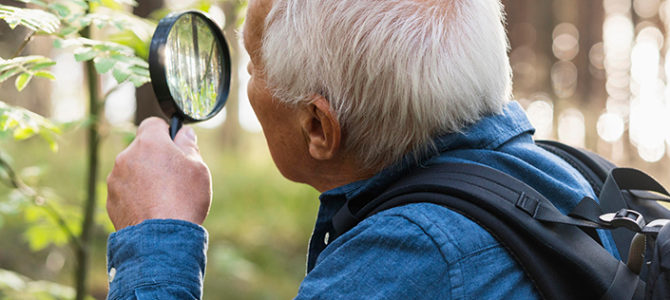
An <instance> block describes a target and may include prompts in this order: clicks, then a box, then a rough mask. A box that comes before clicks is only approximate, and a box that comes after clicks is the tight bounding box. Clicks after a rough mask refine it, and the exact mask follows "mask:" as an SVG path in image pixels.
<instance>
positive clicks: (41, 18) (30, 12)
mask: <svg viewBox="0 0 670 300" xmlns="http://www.w3.org/2000/svg"><path fill="white" fill-rule="evenodd" d="M0 19H3V20H5V22H7V24H8V25H9V27H10V28H12V29H14V28H16V26H18V25H23V26H25V27H28V28H29V29H31V30H34V31H43V32H46V33H55V32H56V30H58V28H59V27H60V19H58V17H57V16H56V15H54V14H52V13H49V12H46V11H44V10H41V9H29V8H18V7H14V6H8V5H0Z"/></svg>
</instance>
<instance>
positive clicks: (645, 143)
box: [0, 0, 670, 299]
mask: <svg viewBox="0 0 670 300" xmlns="http://www.w3.org/2000/svg"><path fill="white" fill-rule="evenodd" d="M669 1H670V0H589V1H583V0H503V3H504V4H505V6H506V10H507V23H508V24H507V26H508V33H509V36H510V42H511V50H510V51H511V52H510V59H511V63H512V66H513V69H514V95H515V98H516V99H517V100H518V101H519V102H521V104H522V105H523V106H524V107H525V108H526V110H527V112H528V113H529V116H530V118H531V121H532V122H533V124H534V125H535V126H536V128H537V132H536V138H538V139H557V140H560V141H562V142H565V143H568V144H571V145H574V146H579V147H585V148H588V149H591V150H593V151H596V152H598V153H600V154H602V155H604V156H605V157H608V158H610V159H611V160H613V161H614V162H616V163H617V164H619V165H621V166H632V167H636V168H639V169H642V170H644V171H646V172H648V173H650V174H652V175H653V176H655V177H656V178H657V179H658V180H659V181H660V182H661V183H663V184H664V185H665V186H666V187H670V171H668V170H669V169H668V167H670V51H669V50H670V47H669V45H670V43H668V42H667V41H666V39H667V38H668V37H669V35H670V31H669V29H670V2H669ZM185 9H200V10H203V11H206V12H208V13H209V14H210V15H211V16H212V17H213V18H214V19H215V20H216V21H217V22H218V23H219V24H220V26H221V27H222V28H223V30H224V32H225V35H226V37H227V39H228V40H229V43H230V47H231V52H232V57H233V60H234V68H233V72H234V74H233V92H232V93H231V97H230V99H229V101H228V104H227V105H226V112H225V114H220V116H219V117H217V118H215V119H213V120H210V121H207V122H205V123H203V124H200V125H197V126H196V130H197V131H198V135H199V142H200V147H201V149H202V154H203V157H204V158H205V160H206V162H207V163H208V164H209V166H210V168H211V171H212V175H213V179H214V201H213V205H212V211H211V214H210V217H209V218H208V219H207V221H206V222H205V227H206V228H207V229H208V230H209V234H210V245H209V257H208V266H207V274H206V278H205V299H285V298H291V297H293V296H294V295H295V293H296V292H297V289H298V286H299V283H300V281H301V280H302V278H303V276H304V270H305V267H304V265H305V255H306V246H307V241H308V239H309V236H310V233H311V229H312V226H313V222H314V219H315V215H316V211H317V207H318V200H317V197H318V193H317V192H316V191H314V190H313V189H311V188H310V187H307V186H303V185H299V184H295V183H291V182H289V181H287V180H285V179H283V178H282V177H281V175H280V174H279V172H278V171H277V170H276V169H275V167H274V165H273V163H272V161H271V158H270V155H269V153H268V150H267V147H266V145H265V141H264V139H263V137H262V133H260V127H259V125H258V124H257V121H256V120H255V117H254V115H253V112H252V111H251V108H250V106H249V103H248V101H247V99H246V89H245V86H246V81H247V80H248V75H247V73H246V71H245V68H246V63H247V61H248V57H247V55H246V54H245V53H244V51H243V48H242V47H241V45H240V44H239V41H238V37H237V31H238V30H239V28H240V26H241V25H242V23H243V21H244V15H245V10H246V1H245V0H218V1H217V0H195V1H177V0H151V1H137V2H135V1H134V0H95V1H82V0H21V1H12V0H0V18H1V19H2V20H4V21H0V58H2V60H1V61H0V182H1V183H3V184H4V185H0V299H72V298H75V295H78V296H77V298H78V299H82V298H83V296H84V295H90V297H93V298H95V299H104V297H105V296H106V293H107V274H106V270H105V245H106V239H107V236H108V234H109V233H110V232H112V231H113V227H112V226H111V224H110V222H109V220H108V219H107V216H106V213H105V209H104V207H105V205H104V202H105V199H106V186H105V182H104V179H105V177H106V176H107V174H108V173H109V171H110V170H111V167H112V164H113V161H114V157H115V156H116V155H117V154H118V153H119V152H120V151H121V150H122V149H123V148H124V147H125V146H126V145H127V144H128V142H129V141H130V140H131V139H132V138H133V134H134V133H133V132H134V129H135V126H136V124H138V123H139V122H140V121H141V120H142V119H144V118H146V117H147V116H151V115H159V116H160V115H161V113H160V110H159V108H158V106H157V104H156V100H155V98H154V96H153V90H152V88H151V86H150V84H149V83H147V82H148V80H149V79H148V74H147V70H146V68H147V66H146V63H145V61H146V59H147V55H148V44H149V41H150V38H151V35H152V33H153V29H154V28H155V26H156V24H157V21H158V20H159V19H160V18H162V17H163V16H165V15H166V14H167V13H169V12H171V11H181V10H185ZM19 90H20V92H19ZM31 112H34V113H35V114H33V113H31ZM40 116H43V117H44V118H42V117H40ZM33 136H40V137H41V138H40V137H35V138H32V137H33Z"/></svg>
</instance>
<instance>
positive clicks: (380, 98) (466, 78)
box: [261, 0, 511, 170]
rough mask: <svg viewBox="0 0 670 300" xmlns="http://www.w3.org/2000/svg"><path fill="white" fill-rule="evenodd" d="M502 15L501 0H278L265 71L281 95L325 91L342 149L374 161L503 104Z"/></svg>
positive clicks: (429, 147) (264, 51)
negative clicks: (337, 128) (341, 130)
mask: <svg viewBox="0 0 670 300" xmlns="http://www.w3.org/2000/svg"><path fill="white" fill-rule="evenodd" d="M503 23H504V14H503V12H502V4H501V3H500V1H499V0H383V1H379V0H275V1H274V6H273V8H272V10H271V11H270V13H269V14H268V16H267V18H266V20H265V31H264V35H263V40H262V46H261V55H262V59H263V63H264V65H265V68H264V70H263V71H264V72H265V76H266V80H267V83H268V86H269V87H270V88H271V89H272V91H273V93H274V96H275V97H276V98H278V99H279V100H280V101H283V102H285V103H288V104H295V105H297V104H301V103H309V101H311V100H312V99H314V98H313V96H314V95H315V94H320V95H323V96H324V97H326V98H327V99H328V100H329V101H330V105H331V109H332V111H333V112H334V113H335V115H336V116H337V118H338V121H339V122H340V124H341V126H342V128H343V132H344V139H343V147H344V148H343V149H344V150H345V151H347V152H348V153H351V154H352V155H353V156H354V157H355V158H356V159H357V160H358V162H359V163H360V164H361V165H362V167H364V168H369V169H374V170H378V169H380V168H382V167H385V166H388V165H390V164H392V163H394V162H396V161H398V160H399V159H400V158H402V157H403V156H404V155H405V154H407V153H409V152H414V153H416V154H417V155H425V154H427V153H428V152H432V151H434V148H435V147H434V144H433V142H432V140H433V139H434V138H435V137H436V136H438V135H442V134H446V133H453V132H458V131H459V130H461V129H462V128H463V127H464V126H466V125H468V124H472V123H474V122H476V121H477V120H479V119H480V118H481V117H482V116H484V115H487V114H492V113H499V112H501V111H502V109H503V106H504V105H505V103H506V102H508V101H509V99H510V94H511V68H510V65H509V59H508V57H507V51H508V47H509V46H508V41H507V36H506V34H505V29H504V24H503Z"/></svg>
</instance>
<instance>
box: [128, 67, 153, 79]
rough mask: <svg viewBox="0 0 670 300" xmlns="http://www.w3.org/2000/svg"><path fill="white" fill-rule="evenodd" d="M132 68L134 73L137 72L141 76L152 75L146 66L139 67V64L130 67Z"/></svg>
mask: <svg viewBox="0 0 670 300" xmlns="http://www.w3.org/2000/svg"><path fill="white" fill-rule="evenodd" d="M130 70H131V71H132V72H133V73H135V74H137V75H139V76H144V77H149V76H151V73H149V70H147V69H146V68H142V67H137V66H132V67H130Z"/></svg>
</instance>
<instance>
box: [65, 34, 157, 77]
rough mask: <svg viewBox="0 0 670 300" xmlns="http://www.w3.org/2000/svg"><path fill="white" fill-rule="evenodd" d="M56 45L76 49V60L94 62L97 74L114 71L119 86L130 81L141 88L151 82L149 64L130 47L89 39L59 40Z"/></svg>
mask: <svg viewBox="0 0 670 300" xmlns="http://www.w3.org/2000/svg"><path fill="white" fill-rule="evenodd" d="M55 45H56V47H59V48H70V47H73V48H75V49H74V58H75V59H76V60H77V61H80V62H82V61H89V60H93V62H94V64H95V70H96V72H98V73H99V74H104V73H107V72H109V71H112V75H113V76H114V79H116V81H117V82H118V83H119V84H120V83H123V82H125V81H130V82H132V83H133V84H134V85H135V86H136V87H139V86H141V85H143V84H145V83H147V82H149V81H150V80H151V78H150V75H149V64H148V63H147V62H146V61H144V60H143V59H141V58H138V57H137V56H135V54H134V51H133V49H131V48H130V47H127V46H124V45H121V44H118V43H114V42H105V41H97V40H91V39H87V38H75V39H69V40H57V41H56V43H55Z"/></svg>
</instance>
